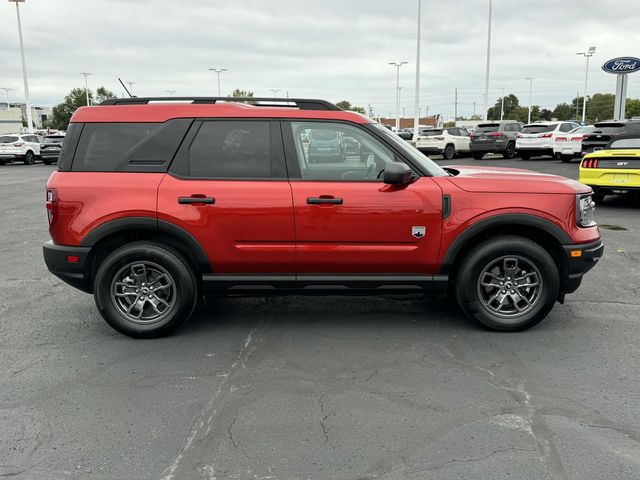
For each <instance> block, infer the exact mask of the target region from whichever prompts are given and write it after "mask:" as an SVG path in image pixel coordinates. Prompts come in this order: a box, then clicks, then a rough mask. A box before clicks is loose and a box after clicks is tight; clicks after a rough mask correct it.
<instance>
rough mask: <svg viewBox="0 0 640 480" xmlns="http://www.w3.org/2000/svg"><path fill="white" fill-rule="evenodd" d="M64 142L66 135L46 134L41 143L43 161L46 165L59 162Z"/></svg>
mask: <svg viewBox="0 0 640 480" xmlns="http://www.w3.org/2000/svg"><path fill="white" fill-rule="evenodd" d="M63 142H64V135H48V136H46V137H45V138H44V140H43V142H42V143H41V144H40V157H41V158H42V163H44V164H45V165H51V164H52V163H53V162H57V161H58V156H59V155H60V150H61V149H62V143H63Z"/></svg>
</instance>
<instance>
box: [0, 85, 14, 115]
mask: <svg viewBox="0 0 640 480" xmlns="http://www.w3.org/2000/svg"><path fill="white" fill-rule="evenodd" d="M0 90H4V93H6V94H7V111H9V109H10V108H11V107H10V106H9V91H10V90H13V88H7V87H2V88H0Z"/></svg>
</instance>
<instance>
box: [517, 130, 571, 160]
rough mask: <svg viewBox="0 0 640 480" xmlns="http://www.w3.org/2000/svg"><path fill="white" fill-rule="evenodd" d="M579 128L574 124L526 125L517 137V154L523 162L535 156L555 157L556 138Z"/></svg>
mask: <svg viewBox="0 0 640 480" xmlns="http://www.w3.org/2000/svg"><path fill="white" fill-rule="evenodd" d="M578 127H579V125H578V124H577V123H573V122H536V123H530V124H528V125H525V126H524V127H522V130H521V131H520V133H518V135H517V137H516V152H517V154H518V156H519V157H520V158H521V159H523V160H529V159H530V158H531V157H532V156H534V155H536V156H540V155H549V156H551V157H554V156H555V154H554V152H553V144H554V143H555V140H556V137H557V136H558V135H564V134H566V133H568V132H570V131H571V130H574V129H576V128H578Z"/></svg>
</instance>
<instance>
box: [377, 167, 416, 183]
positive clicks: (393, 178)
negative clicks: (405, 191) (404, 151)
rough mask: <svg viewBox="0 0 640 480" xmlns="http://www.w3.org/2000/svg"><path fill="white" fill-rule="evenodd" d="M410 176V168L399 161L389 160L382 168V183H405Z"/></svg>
mask: <svg viewBox="0 0 640 480" xmlns="http://www.w3.org/2000/svg"><path fill="white" fill-rule="evenodd" d="M412 177H413V172H412V171H411V169H410V168H409V167H407V166H406V165H405V164H404V163H401V162H389V163H388V164H387V166H386V167H385V169H384V177H383V179H384V183H386V184H389V185H406V184H408V183H410V182H411V178H412Z"/></svg>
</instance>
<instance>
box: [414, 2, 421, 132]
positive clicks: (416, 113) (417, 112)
mask: <svg viewBox="0 0 640 480" xmlns="http://www.w3.org/2000/svg"><path fill="white" fill-rule="evenodd" d="M421 23H422V0H418V28H417V35H416V37H417V39H416V91H415V97H414V105H413V111H414V118H413V141H414V142H417V141H418V130H419V129H420V24H421Z"/></svg>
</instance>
